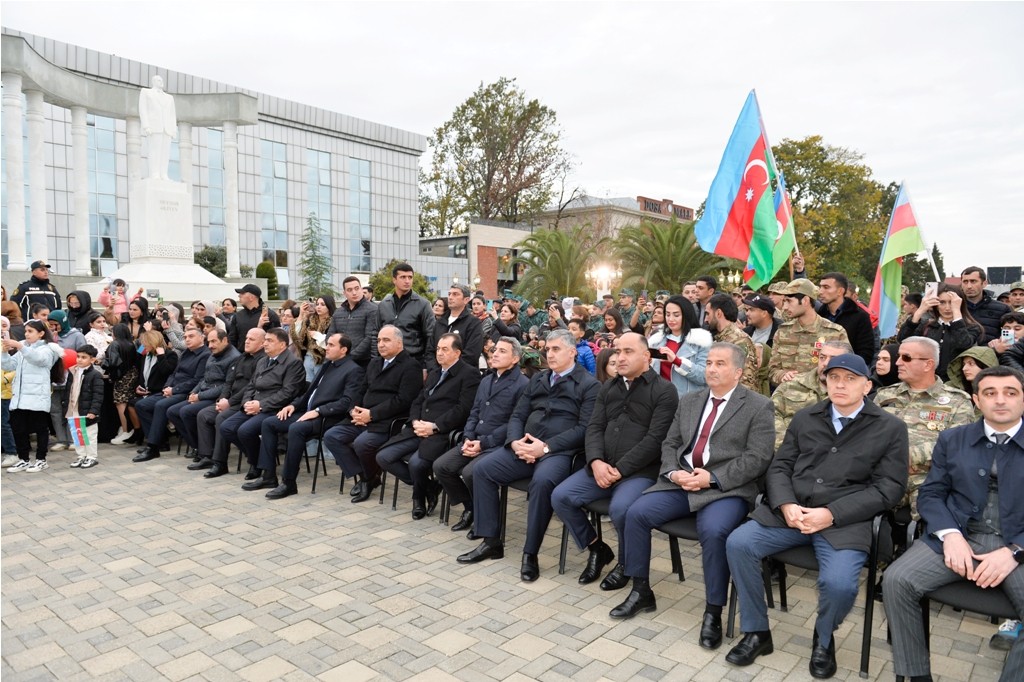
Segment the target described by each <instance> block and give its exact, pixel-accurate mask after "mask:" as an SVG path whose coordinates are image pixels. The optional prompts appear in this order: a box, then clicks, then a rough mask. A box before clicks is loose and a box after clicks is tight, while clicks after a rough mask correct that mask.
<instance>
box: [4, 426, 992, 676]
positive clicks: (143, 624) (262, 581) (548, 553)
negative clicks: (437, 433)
mask: <svg viewBox="0 0 1024 682" xmlns="http://www.w3.org/2000/svg"><path fill="white" fill-rule="evenodd" d="M133 453H134V449H129V448H121V447H116V446H109V445H104V446H101V448H100V461H101V463H100V465H99V466H98V467H95V468H93V469H89V470H77V469H70V468H68V462H69V461H70V458H69V457H67V456H66V453H60V454H54V455H51V457H50V463H51V468H50V469H49V470H48V471H45V472H41V473H34V474H33V473H18V474H8V473H6V472H4V473H3V475H2V476H0V495H2V497H0V509H2V579H3V581H2V588H0V592H2V598H3V604H2V606H3V612H2V668H0V675H2V677H3V680H4V682H14V681H16V680H18V681H20V680H54V679H57V680H159V679H167V680H211V681H212V680H251V681H257V680H311V679H316V680H328V681H335V680H336V681H338V682H362V681H363V680H472V681H474V682H476V681H479V680H488V679H493V680H510V681H516V680H544V681H551V682H555V681H557V680H573V682H586V681H590V680H616V681H623V680H645V679H648V680H708V681H713V682H720V681H721V680H723V679H724V680H735V681H741V680H753V679H756V680H759V681H760V680H766V681H768V680H807V679H810V676H809V674H808V671H807V664H808V656H809V652H810V645H811V641H810V637H811V628H812V624H813V621H814V610H815V599H816V598H815V591H814V574H813V573H812V574H809V575H802V574H801V572H800V571H799V570H795V569H794V570H791V573H790V575H791V578H790V581H791V586H790V590H789V600H790V609H789V612H788V613H782V612H780V611H779V610H777V609H776V610H772V611H771V612H770V616H771V618H772V629H773V636H774V641H775V653H774V654H772V655H770V656H766V657H762V658H759V659H758V661H757V663H755V664H754V665H751V666H750V667H748V668H736V667H733V666H730V665H729V664H727V663H726V662H725V655H726V653H727V652H728V650H729V648H730V646H731V644H732V643H731V642H730V641H729V640H728V639H726V641H725V643H724V644H723V646H722V647H721V648H720V649H719V650H718V651H714V652H710V651H705V650H704V649H701V648H700V647H699V646H698V645H697V641H696V640H697V632H698V630H699V627H700V618H701V614H702V610H703V600H704V585H703V583H702V581H701V569H700V556H699V552H698V551H697V549H696V547H695V546H692V545H688V543H686V542H681V547H682V551H683V561H684V566H685V570H686V581H685V582H679V581H678V580H677V579H676V577H675V576H674V575H672V574H671V573H670V572H671V566H670V561H669V555H668V543H667V542H666V541H665V540H664V538H663V537H662V536H660V535H659V534H656V539H655V542H654V558H653V563H652V572H651V582H652V584H653V585H654V590H655V593H656V595H657V599H658V611H657V612H655V613H654V614H643V615H641V616H638V617H636V618H634V619H632V620H629V621H624V622H619V621H614V620H612V619H610V618H609V617H608V611H609V610H610V609H611V608H612V607H613V606H615V605H616V604H618V603H619V601H621V600H622V599H623V598H624V597H625V595H626V592H625V591H621V592H616V593H604V592H601V591H600V590H599V589H598V587H597V583H594V584H593V585H589V586H581V585H579V584H577V581H576V579H577V577H578V575H579V572H580V571H581V570H582V567H583V562H584V558H583V557H584V555H582V554H579V553H576V552H575V548H574V547H572V546H570V555H569V560H568V565H567V570H566V573H565V575H559V574H558V549H559V536H560V534H561V528H562V526H561V523H560V522H558V521H557V519H556V520H555V521H553V522H552V524H551V528H550V530H549V533H548V538H547V539H546V541H545V544H544V547H543V550H542V554H541V556H540V565H541V578H540V579H539V580H538V581H537V582H535V583H529V584H528V583H522V582H520V581H519V557H520V552H521V547H522V541H523V522H522V519H521V514H522V511H523V509H524V500H523V496H522V495H521V494H520V493H517V492H515V491H513V492H512V493H511V497H510V502H509V511H510V514H509V517H510V518H509V531H508V544H507V546H506V558H505V559H503V560H500V561H487V562H484V563H481V564H475V565H470V566H460V565H458V564H457V563H456V562H455V557H456V556H457V555H458V554H460V553H461V552H464V551H467V550H468V549H471V548H472V547H473V546H474V544H475V543H471V542H469V541H467V540H466V539H465V536H464V534H461V533H452V532H451V531H450V530H448V528H447V527H446V526H442V525H439V524H438V523H437V517H436V515H435V516H432V517H428V518H427V519H424V520H422V521H413V520H412V519H411V518H410V516H409V511H410V506H411V505H410V502H409V489H408V488H407V487H405V488H404V489H403V490H402V491H401V493H400V495H399V506H398V510H397V511H394V512H393V511H391V507H390V499H391V494H390V493H391V489H390V485H389V488H388V494H387V504H385V505H384V506H380V505H378V504H376V499H375V498H374V499H372V500H371V502H368V503H365V504H362V505H353V504H350V503H349V497H348V495H347V494H346V495H344V496H341V497H339V495H338V493H337V485H338V471H337V468H336V467H334V466H333V464H332V465H331V467H330V469H329V471H330V473H329V475H328V476H327V478H326V479H324V478H321V479H320V481H318V486H317V488H318V491H319V492H318V493H317V494H316V495H310V494H309V485H310V478H309V477H308V476H307V475H305V473H303V474H302V475H301V476H300V478H299V491H300V494H299V495H298V496H295V497H289V498H287V499H285V500H279V501H273V502H272V501H269V500H266V499H264V497H263V492H264V491H261V492H244V491H242V490H240V489H239V485H240V484H241V482H242V477H241V476H237V475H230V476H224V477H221V478H218V479H215V480H212V481H208V480H205V479H203V478H202V473H201V472H189V471H186V470H185V465H186V463H187V460H185V459H184V458H181V457H177V456H174V453H173V452H172V453H171V454H170V455H168V454H167V453H164V455H163V456H162V457H161V458H160V459H158V460H154V461H152V462H149V463H145V464H133V463H132V462H131V461H130V457H131V455H132V454H133ZM233 457H234V455H233V456H232V458H233ZM346 492H347V490H346ZM452 520H453V522H454V517H453V519H452ZM605 529H606V534H608V535H612V537H613V531H611V528H610V526H608V525H606V526H605ZM861 594H862V595H863V590H862V592H861ZM863 613H864V611H863V597H860V598H859V603H858V606H857V607H855V609H854V611H853V613H852V614H851V617H850V618H849V619H848V620H847V622H846V623H844V624H843V626H842V627H841V628H840V630H839V631H838V633H837V645H838V646H837V657H838V662H839V672H838V674H837V675H836V679H858V675H857V670H858V668H859V661H860V632H861V623H862V622H863ZM932 624H933V633H932V639H931V641H932V663H933V669H934V670H935V671H936V672H937V673H938V676H937V679H939V680H963V681H968V680H969V681H971V682H974V681H977V680H994V679H996V678H997V677H998V675H999V671H1000V669H1001V667H1002V662H1003V659H1004V657H1005V654H1004V653H1002V652H998V651H993V650H990V649H989V647H988V638H989V636H990V635H991V634H992V633H993V632H994V630H995V626H993V625H992V624H990V623H989V622H988V621H987V620H985V619H983V618H981V617H980V616H976V615H963V614H959V613H955V612H953V611H951V610H949V609H946V608H944V609H943V610H942V612H941V613H940V614H938V615H933V620H932ZM885 633H886V630H885V622H884V612H883V611H882V609H881V608H880V607H879V608H878V609H877V610H876V611H875V624H874V628H873V643H872V647H871V677H872V679H884V680H891V679H893V672H892V660H891V656H890V653H889V647H888V646H887V645H886V642H885ZM734 642H735V640H733V643H734Z"/></svg>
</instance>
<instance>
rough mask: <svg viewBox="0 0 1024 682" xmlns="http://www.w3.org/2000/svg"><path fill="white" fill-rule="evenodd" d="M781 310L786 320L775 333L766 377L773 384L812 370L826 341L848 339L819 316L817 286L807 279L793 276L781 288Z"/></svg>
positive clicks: (778, 383) (775, 384)
mask: <svg viewBox="0 0 1024 682" xmlns="http://www.w3.org/2000/svg"><path fill="white" fill-rule="evenodd" d="M782 294H783V295H784V296H785V300H784V301H783V303H782V305H783V309H784V310H785V311H786V312H787V313H788V315H789V320H788V321H787V322H783V323H782V326H780V327H779V330H778V331H777V332H775V343H774V345H773V346H772V358H771V360H770V361H769V363H768V378H769V380H770V381H771V383H772V385H773V386H778V385H780V384H782V383H785V382H787V381H792V380H793V379H794V378H795V377H796V376H797V375H799V374H803V373H804V372H807V371H808V370H811V369H814V368H815V367H816V366H817V364H818V351H819V350H820V349H821V346H822V344H823V343H825V342H826V341H845V342H847V343H849V342H850V339H849V338H848V337H847V336H846V330H845V329H843V328H842V327H840V326H839V325H838V324H835V323H833V322H829V321H828V320H826V319H825V318H823V317H821V316H820V315H818V313H817V311H816V310H815V309H814V301H815V299H817V297H818V287H816V286H814V283H813V282H811V281H810V280H809V279H795V280H793V281H792V282H790V283H789V284H787V285H786V288H785V289H783V290H782Z"/></svg>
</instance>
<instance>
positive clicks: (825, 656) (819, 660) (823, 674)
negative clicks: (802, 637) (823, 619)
mask: <svg viewBox="0 0 1024 682" xmlns="http://www.w3.org/2000/svg"><path fill="white" fill-rule="evenodd" d="M807 667H808V669H809V670H810V672H811V677H813V678H816V679H819V680H827V679H828V678H830V677H832V676H833V675H835V674H836V638H835V637H832V639H831V640H829V643H828V646H827V647H826V646H821V645H820V644H818V633H817V632H815V633H814V646H813V647H812V648H811V662H810V663H809V664H808V666H807Z"/></svg>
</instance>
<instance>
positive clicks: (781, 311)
mask: <svg viewBox="0 0 1024 682" xmlns="http://www.w3.org/2000/svg"><path fill="white" fill-rule="evenodd" d="M788 286H789V284H788V283H786V282H773V283H771V284H769V285H768V297H769V298H770V299H772V303H774V304H775V317H776V319H778V320H779V321H780V322H785V321H786V320H788V319H789V315H787V314H786V310H785V308H783V306H782V304H783V303H784V302H785V300H786V297H785V296H784V295H783V293H782V291H783V289H785V288H786V287H788Z"/></svg>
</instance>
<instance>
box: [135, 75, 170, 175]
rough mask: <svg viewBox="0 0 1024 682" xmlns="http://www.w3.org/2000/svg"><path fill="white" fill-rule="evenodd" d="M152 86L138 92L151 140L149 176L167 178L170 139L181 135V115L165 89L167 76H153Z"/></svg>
mask: <svg viewBox="0 0 1024 682" xmlns="http://www.w3.org/2000/svg"><path fill="white" fill-rule="evenodd" d="M150 83H151V85H152V87H150V88H143V89H142V90H140V91H139V118H140V119H141V120H142V135H143V136H144V137H145V138H146V139H147V140H148V141H149V142H148V144H149V174H148V175H147V177H149V178H158V179H160V180H168V179H169V178H168V177H167V164H168V162H169V161H170V158H171V140H173V139H175V138H176V137H177V136H178V117H177V115H176V114H175V111H174V97H172V96H171V95H169V94H167V93H166V92H164V79H163V78H162V77H160V76H153V79H152V80H151V81H150Z"/></svg>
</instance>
